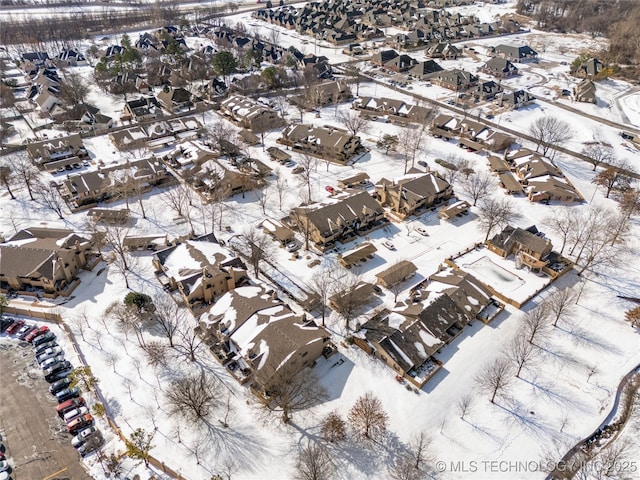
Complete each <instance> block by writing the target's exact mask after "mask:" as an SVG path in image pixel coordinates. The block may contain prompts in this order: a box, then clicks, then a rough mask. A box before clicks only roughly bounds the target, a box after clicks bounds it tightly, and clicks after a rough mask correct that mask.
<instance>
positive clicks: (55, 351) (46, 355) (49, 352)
mask: <svg viewBox="0 0 640 480" xmlns="http://www.w3.org/2000/svg"><path fill="white" fill-rule="evenodd" d="M57 355H61V356H62V357H64V352H63V351H62V347H52V348H47V349H46V350H44V351H43V352H41V353H39V354H38V355H37V356H36V361H37V362H38V363H39V364H41V365H42V362H44V361H45V360H48V359H50V358H53V357H55V356H57Z"/></svg>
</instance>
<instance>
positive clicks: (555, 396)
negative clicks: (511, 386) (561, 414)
mask: <svg viewBox="0 0 640 480" xmlns="http://www.w3.org/2000/svg"><path fill="white" fill-rule="evenodd" d="M520 380H522V381H523V382H525V383H528V384H529V385H531V387H532V389H533V391H534V395H536V396H537V395H541V396H543V397H544V398H546V399H548V400H550V401H552V402H554V403H557V404H558V405H567V406H571V408H572V409H573V410H581V411H586V410H587V406H586V404H585V403H584V402H582V401H580V400H579V399H578V398H576V397H575V396H573V395H570V394H565V393H561V392H559V391H557V390H555V389H553V388H552V384H551V383H548V382H545V381H542V380H539V379H538V378H535V377H534V378H532V379H531V380H529V379H527V378H524V377H520Z"/></svg>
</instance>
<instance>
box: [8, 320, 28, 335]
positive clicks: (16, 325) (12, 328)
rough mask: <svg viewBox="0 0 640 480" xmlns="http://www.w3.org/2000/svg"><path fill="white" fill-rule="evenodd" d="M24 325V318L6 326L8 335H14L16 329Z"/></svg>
mask: <svg viewBox="0 0 640 480" xmlns="http://www.w3.org/2000/svg"><path fill="white" fill-rule="evenodd" d="M23 326H24V320H18V321H17V322H16V323H14V324H13V325H11V326H10V327H9V328H7V334H8V335H15V334H16V333H17V331H18V330H20V329H21V328H22V327H23Z"/></svg>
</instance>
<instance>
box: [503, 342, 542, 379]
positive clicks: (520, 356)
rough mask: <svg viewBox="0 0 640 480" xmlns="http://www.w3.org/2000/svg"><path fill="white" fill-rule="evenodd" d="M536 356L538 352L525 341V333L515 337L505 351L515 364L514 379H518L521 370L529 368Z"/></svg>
mask: <svg viewBox="0 0 640 480" xmlns="http://www.w3.org/2000/svg"><path fill="white" fill-rule="evenodd" d="M537 354H538V350H536V348H535V347H534V346H533V344H532V343H531V342H529V341H528V340H527V333H526V332H521V333H520V334H518V335H516V337H515V338H514V339H513V341H512V342H511V344H510V345H509V349H508V350H507V355H508V356H509V358H510V359H511V360H512V361H513V362H514V363H515V364H516V377H518V378H520V372H522V369H523V368H524V367H526V366H530V365H531V364H532V363H533V361H534V360H535V358H536V356H537Z"/></svg>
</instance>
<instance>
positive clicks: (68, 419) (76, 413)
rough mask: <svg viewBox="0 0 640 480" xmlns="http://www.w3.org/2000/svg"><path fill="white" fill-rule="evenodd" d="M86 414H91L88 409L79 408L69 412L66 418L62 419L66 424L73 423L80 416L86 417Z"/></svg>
mask: <svg viewBox="0 0 640 480" xmlns="http://www.w3.org/2000/svg"><path fill="white" fill-rule="evenodd" d="M85 413H89V409H88V408H87V407H78V408H74V409H73V410H69V411H68V412H67V413H65V414H64V417H62V418H63V419H64V421H65V422H66V423H69V422H72V421H73V420H74V419H75V418H76V417H79V416H80V415H84V414H85Z"/></svg>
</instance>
